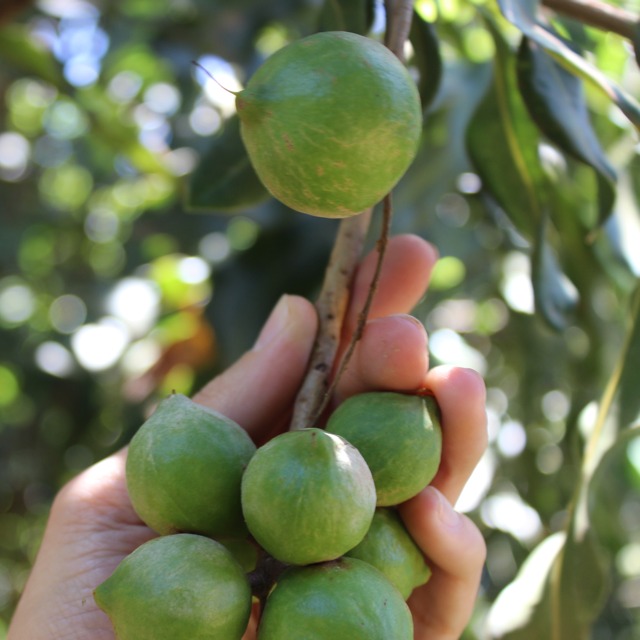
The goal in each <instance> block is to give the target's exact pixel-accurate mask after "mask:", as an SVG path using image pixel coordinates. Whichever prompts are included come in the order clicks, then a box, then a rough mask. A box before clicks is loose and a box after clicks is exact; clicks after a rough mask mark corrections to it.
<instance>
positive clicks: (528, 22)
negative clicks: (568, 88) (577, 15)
mask: <svg viewBox="0 0 640 640" xmlns="http://www.w3.org/2000/svg"><path fill="white" fill-rule="evenodd" d="M498 5H499V6H500V10H501V11H502V14H503V15H504V17H505V18H506V19H507V20H508V21H509V22H511V23H512V24H513V25H514V26H516V27H517V28H518V29H520V31H522V33H523V34H524V35H525V36H527V38H530V39H531V40H533V41H534V42H537V43H538V44H539V45H540V46H541V47H542V48H544V49H545V50H546V51H547V52H548V53H549V54H550V55H552V56H553V57H554V58H555V59H556V60H557V61H558V62H559V63H560V64H562V65H563V66H564V67H566V68H567V69H568V70H569V71H570V72H571V73H573V74H574V75H577V76H580V77H582V78H584V79H585V80H588V81H589V82H591V83H592V84H593V85H594V86H595V87H597V88H598V89H599V90H600V91H602V92H603V93H604V94H605V95H606V96H608V97H609V99H610V100H612V101H613V102H614V103H615V104H616V105H618V107H619V108H620V110H621V111H622V112H623V113H624V114H625V115H626V116H627V118H628V119H629V121H630V122H631V123H632V124H633V125H634V126H635V127H636V128H640V105H639V104H638V103H637V102H636V101H635V100H634V99H633V98H632V97H631V96H630V95H629V94H628V93H626V92H625V91H623V89H621V88H620V87H619V86H618V85H617V84H615V83H614V82H613V81H612V80H611V79H609V78H607V77H606V76H605V75H604V74H603V73H602V72H601V71H600V70H599V69H597V68H596V67H594V66H593V65H591V64H589V63H588V62H587V61H586V60H585V59H584V58H583V57H582V56H580V55H579V54H577V53H576V52H575V51H574V50H573V49H572V48H571V47H569V46H568V45H567V44H566V43H565V42H564V41H563V40H562V39H561V38H560V36H559V35H558V34H557V33H555V31H553V30H552V28H551V27H550V26H548V25H545V24H542V23H541V22H540V21H539V20H538V18H537V13H538V8H539V5H540V3H539V1H538V0H498Z"/></svg>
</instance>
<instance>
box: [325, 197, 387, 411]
mask: <svg viewBox="0 0 640 640" xmlns="http://www.w3.org/2000/svg"><path fill="white" fill-rule="evenodd" d="M392 217H393V205H392V202H391V194H390V193H388V194H387V195H386V196H385V198H384V203H383V213H382V229H381V230H380V237H379V239H378V243H377V247H376V248H377V250H378V260H377V262H376V268H375V271H374V273H373V278H372V279H371V284H370V286H369V291H368V292H367V299H366V300H365V302H364V305H363V307H362V311H360V314H359V315H358V323H357V325H356V328H355V331H354V332H353V336H351V340H350V341H349V346H348V347H347V350H346V351H345V353H344V355H343V356H342V359H341V361H340V366H339V367H338V370H337V371H336V374H335V376H334V377H333V380H332V382H331V385H330V386H329V388H328V389H327V391H326V393H325V394H324V397H323V398H322V403H321V404H320V406H319V407H318V408H317V410H316V414H315V417H314V423H315V422H317V421H318V420H319V419H320V417H321V416H322V413H323V412H324V410H325V409H326V408H327V405H328V404H329V401H330V400H331V396H332V395H333V392H334V391H335V389H336V387H337V386H338V382H339V381H340V378H341V377H342V375H343V374H344V372H345V371H346V369H347V366H348V365H349V362H350V361H351V356H352V355H353V352H354V351H355V349H356V345H357V344H358V342H359V341H360V338H362V334H363V333H364V327H365V325H366V324H367V318H368V317H369V311H370V310H371V305H372V303H373V298H374V296H375V293H376V291H377V290H378V283H379V282H380V274H381V273H382V264H383V262H384V256H385V253H386V250H387V244H388V242H389V232H390V231H391V219H392Z"/></svg>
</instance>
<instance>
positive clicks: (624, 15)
mask: <svg viewBox="0 0 640 640" xmlns="http://www.w3.org/2000/svg"><path fill="white" fill-rule="evenodd" d="M542 4H544V5H545V6H546V7H549V9H553V11H556V12H557V13H561V14H562V15H565V16H568V17H570V18H575V19H576V20H579V21H580V22H582V23H584V24H588V25H590V26H592V27H597V28H599V29H602V30H604V31H611V32H613V33H617V34H618V35H620V36H622V37H623V38H627V39H629V40H634V39H635V38H636V37H637V33H638V31H639V30H640V16H637V15H635V14H633V13H632V12H631V11H627V10H626V9H623V8H621V7H616V6H613V5H611V4H609V3H608V2H602V0H542Z"/></svg>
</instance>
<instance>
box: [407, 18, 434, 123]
mask: <svg viewBox="0 0 640 640" xmlns="http://www.w3.org/2000/svg"><path fill="white" fill-rule="evenodd" d="M409 39H410V41H411V44H412V45H413V50H414V52H415V55H414V58H413V63H414V64H415V65H416V67H417V68H418V71H419V73H420V78H419V80H418V91H419V92H420V99H421V100H422V108H423V110H424V112H425V113H426V111H427V110H428V108H429V105H430V104H431V103H432V101H433V99H434V98H435V96H436V93H437V92H438V89H439V88H440V82H441V80H442V57H441V56H440V43H439V41H438V36H437V34H436V30H435V27H434V26H433V24H432V23H430V22H426V21H425V20H423V19H422V18H421V17H420V16H419V15H418V14H417V13H414V15H413V21H412V23H411V33H410V35H409Z"/></svg>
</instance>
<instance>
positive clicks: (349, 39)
mask: <svg viewBox="0 0 640 640" xmlns="http://www.w3.org/2000/svg"><path fill="white" fill-rule="evenodd" d="M236 107H237V112H238V117H239V119H240V133H241V136H242V139H243V141H244V144H245V146H246V148H247V152H248V154H249V158H250V160H251V163H252V164H253V167H254V168H255V170H256V173H257V174H258V176H259V178H260V180H261V181H262V182H263V184H264V185H265V186H266V188H267V189H268V190H269V191H270V192H271V194H272V195H273V196H275V197H276V198H278V199H279V200H280V201H282V202H283V203H284V204H286V205H287V206H289V207H291V208H292V209H295V210H297V211H301V212H303V213H309V214H312V215H316V216H321V217H329V218H344V217H348V216H352V215H354V214H357V213H360V212H362V211H364V210H365V209H367V208H368V207H370V206H373V205H375V204H376V203H378V202H379V201H380V200H382V198H383V197H384V196H385V195H386V194H387V193H388V192H389V191H390V190H391V189H392V188H393V187H394V186H395V184H396V183H397V182H398V180H400V178H401V177H402V175H403V174H404V173H405V171H406V170H407V168H408V167H409V165H410V164H411V162H412V161H413V159H414V158H415V156H416V153H417V150H418V145H419V142H420V136H421V131H422V108H421V104H420V97H419V95H418V91H417V88H416V85H415V82H414V80H413V78H412V77H411V75H410V74H409V72H408V71H407V69H406V68H405V66H404V65H403V64H402V63H401V62H400V61H399V60H398V58H397V57H396V56H395V55H394V54H393V53H392V52H391V51H389V49H387V47H385V46H384V45H383V44H381V43H380V42H378V41H376V40H374V39H372V38H367V37H364V36H360V35H357V34H355V33H348V32H344V31H329V32H322V33H316V34H313V35H311V36H307V37H305V38H302V39H300V40H297V41H295V42H292V43H291V44H289V45H287V46H285V47H284V48H282V49H280V50H279V51H277V52H276V53H274V54H273V55H272V56H271V57H269V58H268V59H267V60H266V61H265V62H264V63H263V65H262V66H261V67H260V68H259V69H258V70H257V71H256V73H255V74H254V75H253V76H252V77H251V78H250V79H249V82H248V84H247V86H246V88H245V89H244V90H243V91H241V92H239V93H238V95H237V97H236Z"/></svg>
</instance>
